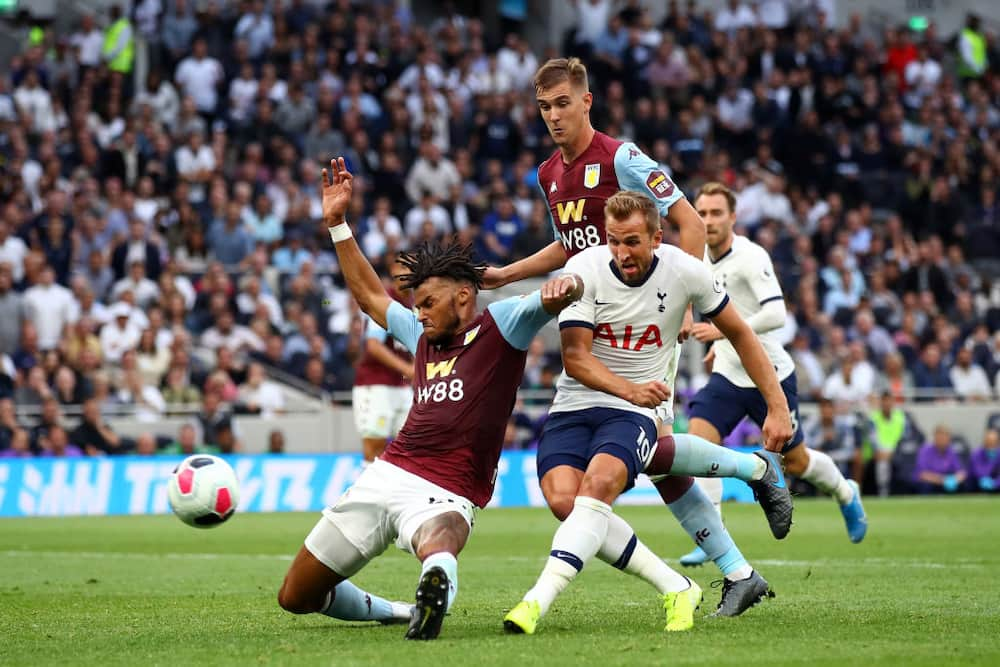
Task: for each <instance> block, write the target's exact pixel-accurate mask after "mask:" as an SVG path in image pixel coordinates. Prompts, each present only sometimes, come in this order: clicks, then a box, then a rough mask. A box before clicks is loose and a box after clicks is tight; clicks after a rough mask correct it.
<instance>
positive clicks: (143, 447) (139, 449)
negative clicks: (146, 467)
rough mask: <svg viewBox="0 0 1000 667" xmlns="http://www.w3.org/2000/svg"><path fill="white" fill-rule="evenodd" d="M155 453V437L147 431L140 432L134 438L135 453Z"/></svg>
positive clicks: (144, 454)
mask: <svg viewBox="0 0 1000 667" xmlns="http://www.w3.org/2000/svg"><path fill="white" fill-rule="evenodd" d="M156 453H157V447H156V437H155V436H154V435H153V434H152V433H149V432H144V433H140V434H139V436H138V437H137V438H136V439H135V454H136V455H138V456H153V455H154V454H156Z"/></svg>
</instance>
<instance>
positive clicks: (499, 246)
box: [477, 195, 524, 264]
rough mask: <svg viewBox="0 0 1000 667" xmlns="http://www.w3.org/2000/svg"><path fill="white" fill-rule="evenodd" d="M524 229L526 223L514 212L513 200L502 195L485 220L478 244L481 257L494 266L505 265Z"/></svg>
mask: <svg viewBox="0 0 1000 667" xmlns="http://www.w3.org/2000/svg"><path fill="white" fill-rule="evenodd" d="M523 229H524V222H522V221H521V218H520V216H518V214H517V212H516V211H515V210H514V202H513V200H511V198H510V197H509V196H508V195H501V196H500V197H498V198H497V200H496V205H495V206H494V209H493V210H492V211H490V212H489V213H487V214H486V217H485V218H484V219H483V227H482V229H481V230H480V232H479V241H480V242H479V243H478V244H477V246H478V250H479V255H480V257H482V258H483V260H485V261H486V262H489V263H492V264H505V263H506V262H507V260H508V259H509V258H510V253H511V249H512V248H513V246H514V240H515V239H516V238H517V236H518V234H520V233H521V231H522V230H523Z"/></svg>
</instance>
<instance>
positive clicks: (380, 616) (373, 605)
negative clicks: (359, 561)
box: [319, 579, 413, 625]
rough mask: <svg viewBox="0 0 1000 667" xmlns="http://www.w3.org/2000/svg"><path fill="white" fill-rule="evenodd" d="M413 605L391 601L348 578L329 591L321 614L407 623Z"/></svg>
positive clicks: (332, 616)
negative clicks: (362, 588)
mask: <svg viewBox="0 0 1000 667" xmlns="http://www.w3.org/2000/svg"><path fill="white" fill-rule="evenodd" d="M412 606H413V605H411V604H408V603H406V602H390V601H389V600H386V599H384V598H380V597H379V596H377V595H372V594H371V593H368V592H366V591H363V590H361V589H360V588H358V587H357V586H355V585H354V584H352V583H351V582H350V581H347V580H346V579H345V580H344V581H342V582H340V583H339V584H337V586H336V587H335V588H334V589H333V590H332V591H330V592H329V593H327V600H326V604H324V606H323V608H322V609H320V612H319V613H321V614H325V615H326V616H329V617H330V618H339V619H340V620H342V621H378V622H379V623H381V624H382V625H393V624H396V623H406V622H407V621H409V620H410V610H411V608H412Z"/></svg>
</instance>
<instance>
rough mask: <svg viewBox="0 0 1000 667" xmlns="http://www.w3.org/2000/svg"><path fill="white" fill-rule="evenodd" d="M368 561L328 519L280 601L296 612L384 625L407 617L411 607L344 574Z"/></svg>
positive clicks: (292, 571) (293, 569) (295, 565)
mask: <svg viewBox="0 0 1000 667" xmlns="http://www.w3.org/2000/svg"><path fill="white" fill-rule="evenodd" d="M320 558H322V559H323V560H322V561H321V560H320ZM367 562H368V561H367V559H366V558H365V557H364V556H363V555H362V554H361V553H360V552H359V551H358V549H357V548H356V547H355V546H354V545H353V544H351V543H350V542H349V541H348V540H347V539H346V538H345V537H344V536H343V534H342V533H341V532H340V530H339V529H338V528H337V527H336V526H335V525H334V524H333V523H332V522H331V521H330V520H328V519H327V518H326V517H323V518H321V519H320V521H319V522H318V523H317V524H316V527H315V528H314V529H313V531H312V532H311V533H309V536H308V537H306V543H305V545H304V546H303V547H302V548H301V549H299V553H298V554H297V555H296V556H295V560H294V561H292V565H291V566H290V567H289V568H288V574H286V575H285V580H284V581H283V582H282V584H281V590H280V591H279V592H278V604H279V605H281V607H282V609H284V610H286V611H290V612H292V613H293V614H311V613H320V614H325V615H326V616H330V617H331V618H337V619H340V620H343V621H378V622H379V623H383V624H388V623H400V622H405V621H407V620H408V619H409V618H410V605H408V604H405V603H403V602H390V601H388V600H385V599H383V598H380V597H378V596H377V595H372V594H370V593H367V592H365V591H363V590H361V589H360V588H358V587H357V586H355V585H354V584H352V583H351V582H350V581H348V580H347V579H346V578H345V574H341V573H342V572H343V573H346V574H347V575H354V574H355V573H357V572H358V571H359V570H360V569H361V568H362V567H364V565H365V564H366V563H367Z"/></svg>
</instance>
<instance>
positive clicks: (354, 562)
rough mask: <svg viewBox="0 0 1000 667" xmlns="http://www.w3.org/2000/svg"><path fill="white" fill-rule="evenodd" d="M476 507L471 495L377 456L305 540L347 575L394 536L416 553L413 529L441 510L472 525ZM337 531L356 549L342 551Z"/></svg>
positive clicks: (317, 554) (311, 549)
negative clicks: (451, 513) (447, 487)
mask: <svg viewBox="0 0 1000 667" xmlns="http://www.w3.org/2000/svg"><path fill="white" fill-rule="evenodd" d="M476 511H477V508H476V506H475V505H474V504H473V503H472V501H471V500H469V499H467V498H463V497H462V496H459V495H456V494H454V493H452V492H450V491H447V490H445V489H443V488H441V487H440V486H438V485H437V484H434V483H433V482H429V481H427V480H426V479H424V478H423V477H418V476H417V475H414V474H413V473H410V472H407V471H405V470H403V469H402V468H400V467H398V466H395V465H393V464H391V463H386V462H385V461H382V460H379V459H375V461H374V462H372V464H371V465H369V466H368V467H367V468H365V470H364V472H362V473H361V475H360V476H359V477H358V479H357V481H356V482H354V484H352V485H351V486H350V488H348V489H347V491H345V492H344V495H342V496H341V497H340V499H339V500H338V501H337V502H336V503H335V504H334V505H333V506H331V507H327V508H326V509H324V510H323V516H322V517H321V518H320V520H319V521H318V522H317V523H316V526H315V527H314V528H313V529H312V532H310V533H309V535H308V536H307V537H306V541H305V546H306V549H308V550H309V553H311V554H312V555H313V556H315V557H316V559H317V560H319V561H320V562H321V563H323V564H324V565H326V566H327V567H329V568H330V569H331V570H333V571H334V572H336V573H337V574H340V575H342V576H345V577H350V576H351V575H353V574H355V573H356V572H357V571H358V570H360V569H361V568H362V567H364V565H365V564H366V563H368V561H370V560H371V559H373V558H375V557H376V556H378V555H379V554H381V553H382V552H383V551H385V550H386V549H387V548H388V547H389V545H390V544H392V543H393V541H395V543H396V546H397V547H399V548H400V549H402V550H403V551H406V552H408V553H411V554H412V553H414V550H413V544H412V542H413V535H414V534H415V533H416V532H417V530H418V529H419V528H420V526H422V525H423V524H424V523H425V522H427V521H429V520H430V519H433V518H434V517H436V516H439V515H441V514H445V513H447V512H458V513H459V514H461V515H462V518H463V519H465V521H466V523H468V524H469V530H470V531H471V530H472V527H473V526H474V525H475V520H476ZM341 536H343V538H344V539H346V540H347V541H348V542H349V543H350V544H351V545H353V547H354V548H355V549H356V550H357V551H356V552H350V550H346V551H345V549H344V548H343V539H342V538H341Z"/></svg>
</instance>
